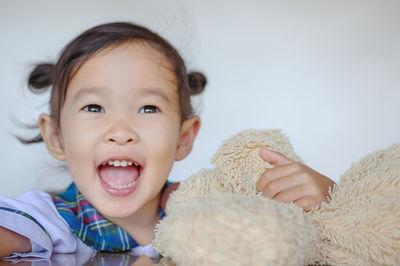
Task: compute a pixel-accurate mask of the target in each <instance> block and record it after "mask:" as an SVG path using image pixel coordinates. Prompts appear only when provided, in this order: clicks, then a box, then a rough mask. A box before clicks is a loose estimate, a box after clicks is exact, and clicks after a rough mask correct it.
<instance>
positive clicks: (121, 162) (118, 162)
mask: <svg viewBox="0 0 400 266" xmlns="http://www.w3.org/2000/svg"><path fill="white" fill-rule="evenodd" d="M108 165H114V166H115V167H120V166H121V167H127V166H128V165H129V166H131V165H135V166H138V165H137V164H136V163H134V162H130V161H125V160H124V161H120V160H114V161H108Z"/></svg>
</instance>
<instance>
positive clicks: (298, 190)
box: [273, 185, 305, 203]
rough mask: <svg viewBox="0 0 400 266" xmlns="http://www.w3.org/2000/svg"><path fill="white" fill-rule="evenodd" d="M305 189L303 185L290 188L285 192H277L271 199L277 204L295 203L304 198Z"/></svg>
mask: <svg viewBox="0 0 400 266" xmlns="http://www.w3.org/2000/svg"><path fill="white" fill-rule="evenodd" d="M304 191H305V188H304V186H303V185H300V186H295V187H291V188H289V189H287V190H284V191H281V192H279V193H278V194H277V195H276V196H275V197H274V198H273V199H275V200H277V201H279V202H286V203H289V202H295V201H297V200H299V199H301V198H304V197H305V192H304Z"/></svg>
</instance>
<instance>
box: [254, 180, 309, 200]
mask: <svg viewBox="0 0 400 266" xmlns="http://www.w3.org/2000/svg"><path fill="white" fill-rule="evenodd" d="M260 183H262V182H260ZM301 184H302V180H300V179H298V178H297V176H296V175H289V176H284V177H280V178H277V179H274V180H272V181H270V182H268V183H266V184H265V186H264V187H263V188H262V189H260V190H259V191H262V195H263V196H264V197H268V198H274V197H275V196H276V195H277V194H279V193H280V192H282V191H285V190H288V189H290V188H292V187H296V186H299V185H301Z"/></svg>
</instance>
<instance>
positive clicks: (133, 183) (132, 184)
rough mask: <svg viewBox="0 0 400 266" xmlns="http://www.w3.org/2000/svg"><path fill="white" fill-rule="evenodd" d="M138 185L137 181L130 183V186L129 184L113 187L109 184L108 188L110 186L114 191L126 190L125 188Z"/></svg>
mask: <svg viewBox="0 0 400 266" xmlns="http://www.w3.org/2000/svg"><path fill="white" fill-rule="evenodd" d="M136 183H137V180H136V181H134V182H132V183H129V184H127V185H111V184H109V185H108V186H109V187H110V188H113V189H124V188H130V187H133V186H134V185H135V184H136Z"/></svg>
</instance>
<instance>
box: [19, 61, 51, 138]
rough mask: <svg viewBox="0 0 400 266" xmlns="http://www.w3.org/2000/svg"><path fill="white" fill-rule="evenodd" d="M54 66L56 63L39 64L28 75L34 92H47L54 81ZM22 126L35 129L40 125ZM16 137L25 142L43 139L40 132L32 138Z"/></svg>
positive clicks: (29, 84) (29, 86)
mask: <svg viewBox="0 0 400 266" xmlns="http://www.w3.org/2000/svg"><path fill="white" fill-rule="evenodd" d="M53 68H54V65H53V64H50V63H40V64H37V65H36V66H35V67H34V69H33V70H32V72H31V73H30V74H29V77H28V88H29V89H30V90H31V91H32V92H33V93H42V92H45V91H46V90H47V89H48V88H49V87H50V86H51V84H52V82H53ZM21 126H22V127H24V128H26V129H29V130H34V129H37V128H38V126H37V125H36V124H35V125H21ZM15 137H16V138H17V139H18V140H19V141H20V142H21V143H23V144H32V143H39V142H42V141H43V138H42V135H41V134H40V133H39V134H37V135H36V136H34V137H32V138H26V137H21V136H18V135H15Z"/></svg>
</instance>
